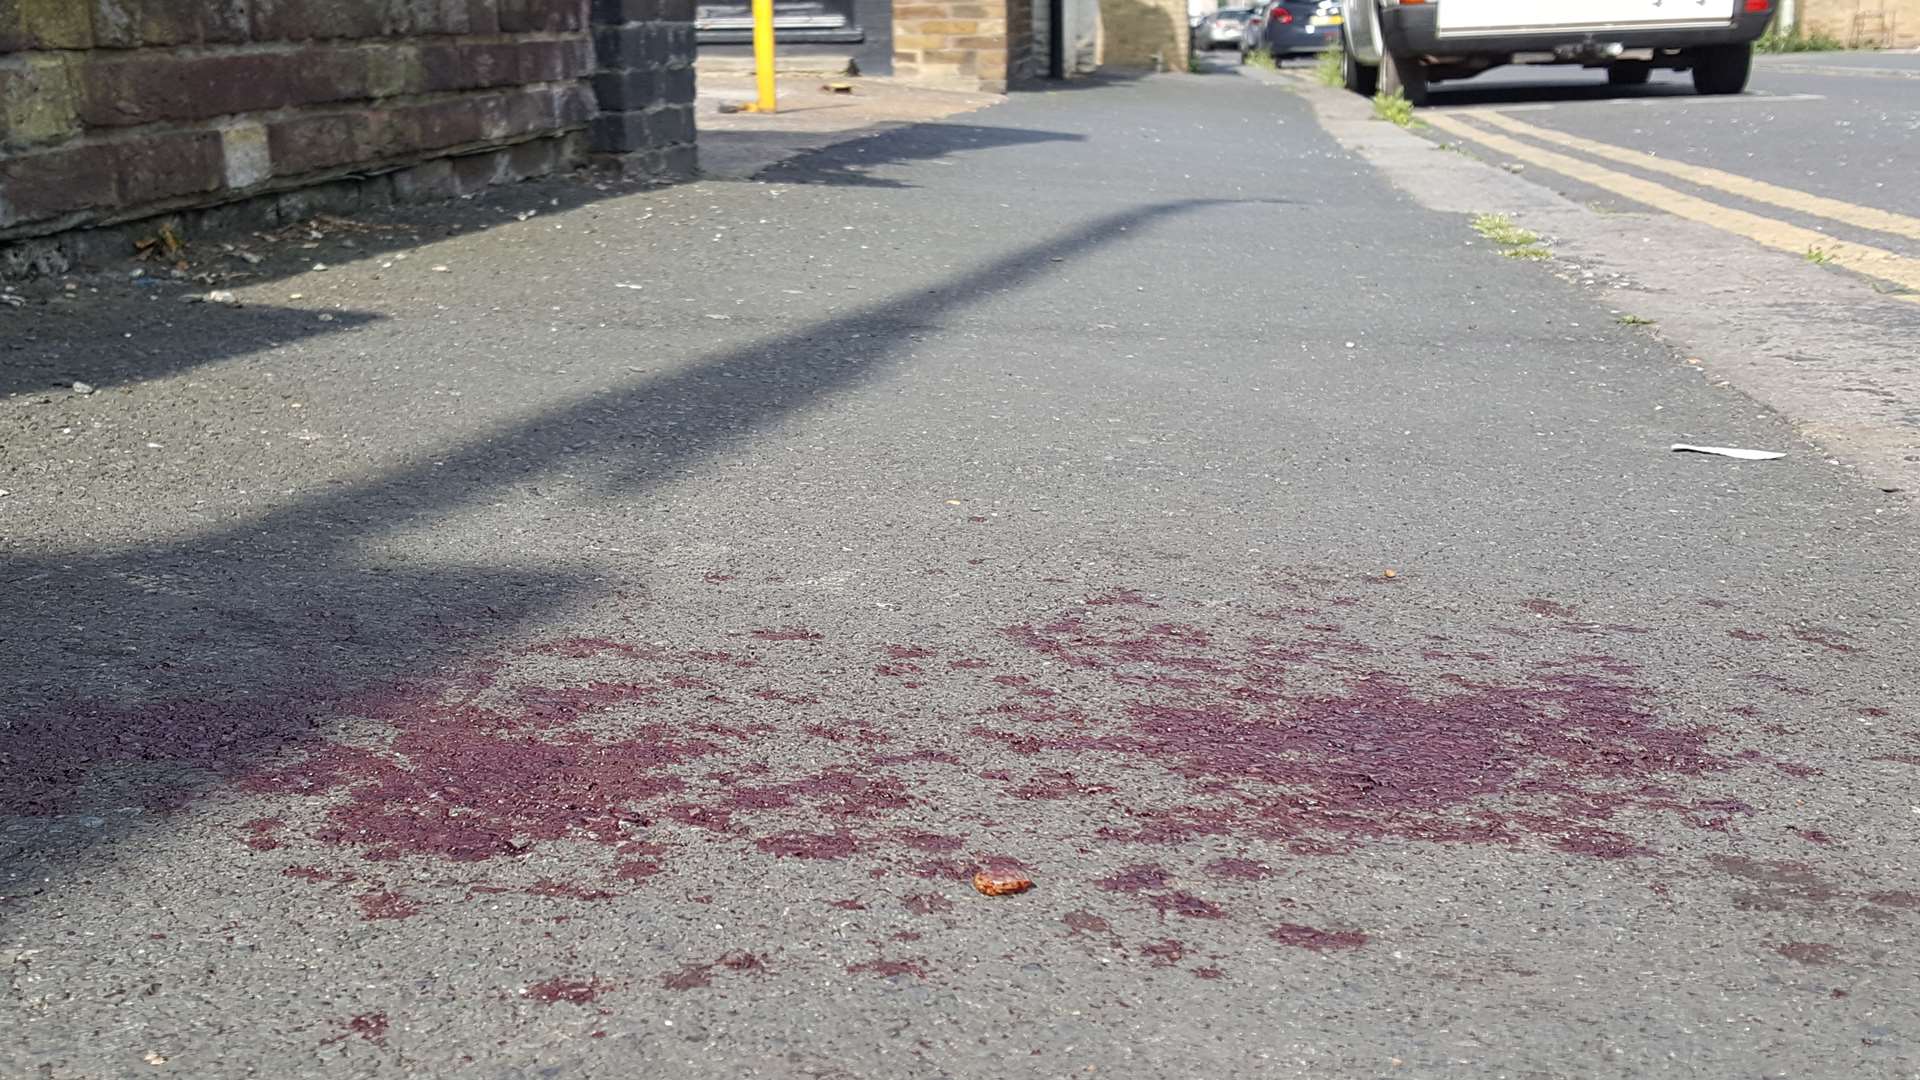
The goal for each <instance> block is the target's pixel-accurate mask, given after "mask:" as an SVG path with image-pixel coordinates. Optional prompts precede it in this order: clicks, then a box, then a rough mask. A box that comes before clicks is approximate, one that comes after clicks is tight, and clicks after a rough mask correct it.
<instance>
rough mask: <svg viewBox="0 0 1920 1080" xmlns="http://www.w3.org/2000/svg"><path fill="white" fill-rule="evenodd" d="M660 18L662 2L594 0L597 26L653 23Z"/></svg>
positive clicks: (653, 0) (657, 0)
mask: <svg viewBox="0 0 1920 1080" xmlns="http://www.w3.org/2000/svg"><path fill="white" fill-rule="evenodd" d="M659 17H660V0H593V21H594V25H596V26H621V25H624V24H626V23H636V22H652V21H653V20H655V19H658V18H659Z"/></svg>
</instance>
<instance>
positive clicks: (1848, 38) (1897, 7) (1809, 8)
mask: <svg viewBox="0 0 1920 1080" xmlns="http://www.w3.org/2000/svg"><path fill="white" fill-rule="evenodd" d="M1799 23H1800V26H1801V28H1802V29H1803V30H1806V31H1807V32H1809V33H1820V34H1826V35H1828V36H1830V37H1834V38H1838V39H1839V40H1840V42H1841V43H1842V44H1845V45H1853V46H1863V47H1866V48H1876V49H1903V48H1913V47H1915V46H1920V0H1800V9H1799Z"/></svg>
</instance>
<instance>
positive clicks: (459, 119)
mask: <svg viewBox="0 0 1920 1080" xmlns="http://www.w3.org/2000/svg"><path fill="white" fill-rule="evenodd" d="M676 3H678V4H679V5H680V6H682V7H684V8H685V12H684V20H683V21H684V22H685V23H686V26H687V29H686V32H685V34H684V38H683V37H682V36H680V35H677V34H676V33H675V32H674V30H673V29H672V27H670V26H665V25H663V23H664V21H665V20H666V18H667V17H668V16H670V15H677V14H680V12H679V10H678V9H677V8H674V5H675V4H676ZM691 6H692V5H691V0H644V2H641V3H637V4H635V5H632V6H631V7H628V6H626V5H620V4H611V5H609V4H607V3H605V2H604V0H600V2H596V3H594V4H593V5H592V11H593V14H595V15H600V16H604V17H606V18H607V19H609V20H612V19H614V18H616V17H617V18H618V20H619V21H618V22H617V23H615V24H614V25H613V27H612V29H613V32H614V33H615V34H616V35H624V36H621V37H619V38H618V40H616V41H615V42H614V43H613V44H614V46H615V49H614V52H613V53H611V54H609V53H608V52H607V50H605V49H602V50H599V53H598V55H596V48H595V44H596V42H595V39H594V36H593V33H592V29H593V28H592V25H591V23H590V15H589V8H590V5H589V0H0V241H7V240H14V239H18V238H22V237H31V236H41V235H47V234H51V233H56V232H61V231H64V230H68V229H72V228H75V227H78V226H95V225H103V224H111V223H114V222H119V221H127V220H133V219H135V218H139V217H145V216H151V215H153V214H156V213H164V212H170V211H175V210H180V209H183V208H193V207H202V206H211V205H216V204H220V203H227V202H233V201H236V200H241V199H246V198H249V197H252V196H257V195H262V194H271V193H274V192H279V191H287V190H291V189H294V188H300V187H306V186H310V185H314V184H321V183H326V182H328V181H332V180H337V179H340V178H341V177H346V176H368V175H385V174H389V173H395V172H398V171H401V170H406V169H408V168H410V167H415V166H419V165H421V164H422V163H423V162H433V163H434V168H432V169H430V170H428V171H427V172H425V173H423V174H422V175H421V177H420V178H419V179H422V180H423V181H431V180H433V179H434V178H436V177H441V176H446V177H451V178H455V179H459V180H462V181H463V182H466V183H469V184H471V183H484V182H487V181H489V180H494V179H513V178H517V177H518V175H520V174H524V173H526V172H530V171H531V172H538V171H541V170H543V169H550V168H553V167H556V166H562V165H568V164H571V163H572V161H573V160H575V159H577V158H578V156H579V152H580V143H581V140H580V139H579V137H578V134H577V133H579V132H582V131H584V130H585V129H586V127H587V125H588V123H589V121H590V120H591V119H592V118H593V116H594V113H595V111H596V107H595V101H594V94H593V85H594V84H593V80H592V77H593V76H594V75H595V73H596V71H599V70H602V69H606V70H607V71H611V72H614V73H616V74H619V75H621V76H622V77H623V78H622V81H621V82H620V92H621V94H622V96H621V97H620V98H619V99H618V100H617V101H615V102H614V103H613V105H612V108H613V109H614V110H615V111H616V112H618V113H620V114H623V115H625V114H636V115H639V116H641V117H645V118H649V119H648V120H647V121H646V122H643V123H642V124H641V130H643V131H647V132H649V137H652V138H655V140H656V141H655V142H654V143H649V144H648V145H647V146H646V147H641V146H637V145H631V144H626V145H614V144H609V145H608V146H607V147H606V149H608V150H610V151H612V152H618V153H629V152H633V151H636V150H651V149H659V148H660V146H663V145H664V146H667V147H672V146H681V145H690V144H691V142H692V116H691V101H692V81H691V79H692V76H691V71H690V70H686V69H687V68H688V65H689V64H690V63H691V59H692V56H691V51H692V35H691V19H692V11H691ZM670 8H673V10H669V9H670ZM615 9H618V10H615ZM633 16H641V17H642V18H634V17H633ZM636 27H640V28H641V29H640V31H639V32H637V33H636V32H635V28H636ZM630 41H631V42H633V43H634V44H635V45H636V50H637V51H635V52H633V53H627V52H624V51H622V48H621V47H622V46H624V45H625V44H627V43H629V42H630ZM681 71H684V72H685V73H684V74H681V73H680V72H681ZM602 81H603V82H604V80H602ZM669 98H672V99H675V100H677V101H680V102H681V103H682V104H680V105H679V106H678V108H677V110H676V109H675V108H673V107H670V106H669V105H668V99H669ZM669 113H670V114H672V116H673V118H672V119H670V120H660V121H658V125H657V130H656V129H650V128H648V127H647V123H651V122H653V121H652V120H651V119H650V118H652V117H655V116H657V115H662V114H669ZM660 140H665V141H664V142H661V141H660ZM509 148H510V150H511V152H509ZM686 156H687V157H688V158H689V161H690V153H689V154H688V155H686ZM469 157H471V158H473V159H474V160H472V161H469V160H467V159H468V158H469ZM447 159H455V163H456V164H460V165H461V166H462V167H460V168H458V169H452V168H448V166H447V164H446V160H447ZM657 164H660V165H661V166H662V167H663V168H664V167H666V166H667V164H668V163H667V162H666V161H665V160H664V158H661V159H658V160H657ZM444 186H445V185H436V184H434V183H424V184H413V185H407V184H401V185H397V188H424V189H425V190H423V191H422V194H425V195H432V194H436V193H444Z"/></svg>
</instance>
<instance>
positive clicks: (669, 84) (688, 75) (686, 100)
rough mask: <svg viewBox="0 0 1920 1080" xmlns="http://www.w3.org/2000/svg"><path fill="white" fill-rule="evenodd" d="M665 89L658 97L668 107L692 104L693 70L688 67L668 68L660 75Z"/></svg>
mask: <svg viewBox="0 0 1920 1080" xmlns="http://www.w3.org/2000/svg"><path fill="white" fill-rule="evenodd" d="M662 74H663V75H664V82H665V87H664V90H663V92H662V94H661V95H660V96H661V98H662V99H664V100H665V101H666V103H667V104H669V105H691V104H693V96H694V82H693V69H692V68H690V67H682V68H669V69H667V70H666V71H665V72H663V73H662Z"/></svg>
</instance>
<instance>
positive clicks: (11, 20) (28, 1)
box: [0, 0, 93, 52]
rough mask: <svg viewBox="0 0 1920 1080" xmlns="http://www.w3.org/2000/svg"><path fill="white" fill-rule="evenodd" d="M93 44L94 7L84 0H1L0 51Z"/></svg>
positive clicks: (75, 46) (80, 47) (79, 46)
mask: <svg viewBox="0 0 1920 1080" xmlns="http://www.w3.org/2000/svg"><path fill="white" fill-rule="evenodd" d="M92 44H93V10H92V8H90V7H89V6H88V5H87V3H86V2H85V0H0V52H14V51H19V50H25V49H85V48H88V47H90V46H92Z"/></svg>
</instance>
